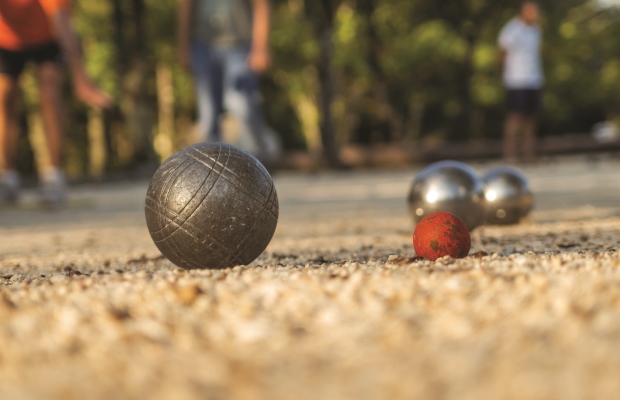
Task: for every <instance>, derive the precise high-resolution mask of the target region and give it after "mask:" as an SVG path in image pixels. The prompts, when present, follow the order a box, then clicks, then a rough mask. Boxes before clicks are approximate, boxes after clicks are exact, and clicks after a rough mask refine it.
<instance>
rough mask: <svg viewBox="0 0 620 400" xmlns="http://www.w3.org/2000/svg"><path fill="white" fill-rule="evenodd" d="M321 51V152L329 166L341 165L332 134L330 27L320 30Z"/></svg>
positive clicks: (332, 82)
mask: <svg viewBox="0 0 620 400" xmlns="http://www.w3.org/2000/svg"><path fill="white" fill-rule="evenodd" d="M320 45H321V53H320V59H319V66H318V73H319V82H320V83H319V85H320V91H321V93H320V96H319V109H320V111H321V122H320V124H319V127H320V130H321V140H322V142H323V154H324V155H325V158H326V159H327V162H328V163H329V165H330V166H331V167H334V168H338V167H340V166H341V162H340V157H339V155H338V152H339V150H338V145H337V143H336V137H335V134H334V121H333V117H332V102H333V99H334V74H333V69H332V48H333V46H332V28H331V26H329V27H326V28H325V29H324V30H323V32H321V38H320Z"/></svg>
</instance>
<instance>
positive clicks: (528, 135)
mask: <svg viewBox="0 0 620 400" xmlns="http://www.w3.org/2000/svg"><path fill="white" fill-rule="evenodd" d="M537 128H538V118H537V117H536V115H528V116H526V117H524V120H523V158H524V159H525V161H527V162H532V161H535V160H536V129H537Z"/></svg>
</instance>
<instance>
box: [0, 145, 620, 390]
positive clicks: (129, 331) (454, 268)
mask: <svg viewBox="0 0 620 400" xmlns="http://www.w3.org/2000/svg"><path fill="white" fill-rule="evenodd" d="M492 165H494V164H491V163H489V164H481V163H478V164H473V166H474V167H475V168H476V169H477V170H479V171H481V172H482V171H484V170H485V169H487V168H489V167H491V166H492ZM418 170H419V168H411V169H408V170H390V171H387V170H385V171H355V172H346V173H344V172H343V173H317V174H311V175H304V174H296V173H280V174H278V175H276V179H275V182H276V187H277V189H278V195H279V198H280V222H279V225H278V229H277V231H276V235H275V237H274V239H273V241H272V243H271V244H270V246H269V247H268V249H267V250H266V252H265V253H264V254H263V255H262V256H261V257H259V259H258V260H256V261H255V262H254V263H253V264H252V265H250V266H247V267H235V268H232V269H227V270H218V271H204V270H203V271H198V270H192V271H185V270H180V269H178V268H176V267H175V266H174V265H172V264H171V263H170V262H168V261H167V260H165V259H163V258H162V257H161V256H160V254H159V252H158V251H157V249H156V248H155V246H154V245H153V243H152V241H151V239H150V237H149V235H148V232H147V231H146V227H145V223H144V216H143V200H144V194H145V192H146V186H147V182H143V181H140V182H131V183H129V182H125V183H120V184H119V183H116V184H101V185H82V186H78V187H75V188H73V192H72V196H71V201H70V203H69V207H67V208H66V209H64V210H57V211H49V210H42V209H40V208H39V207H37V206H35V205H34V202H35V198H36V193H35V192H34V191H33V192H28V191H27V192H26V193H25V194H24V200H23V204H22V205H21V206H19V207H17V208H16V207H12V208H7V207H3V208H2V207H0V344H1V345H0V399H11V400H12V399H16V400H21V399H24V400H26V399H112V398H114V399H181V400H182V399H274V400H279V399H302V400H303V399H387V398H390V399H414V398H420V399H472V400H473V399H476V400H480V399H493V400H496V399H611V398H616V397H617V393H618V391H619V390H620V378H619V377H620V252H618V251H617V249H618V247H619V240H620V160H616V159H615V158H613V157H611V156H606V155H604V156H601V157H598V158H596V159H592V158H586V157H585V156H573V157H564V158H560V159H557V160H555V161H553V162H551V161H546V162H544V163H542V164H539V165H536V166H531V167H527V168H525V172H526V173H527V174H528V176H529V177H530V179H531V184H532V186H533V188H534V191H535V193H536V209H535V211H534V212H533V213H532V215H531V217H530V218H529V219H528V220H527V221H525V222H523V223H522V224H520V225H517V226H509V227H491V226H485V227H481V228H478V229H476V230H475V231H474V232H473V235H472V243H473V247H472V251H471V253H470V256H469V257H468V258H466V259H462V260H452V259H440V260H438V261H437V262H434V263H432V262H429V261H424V260H419V259H417V258H415V254H414V252H413V248H412V246H411V234H412V225H411V221H410V219H409V216H408V215H407V209H406V204H405V197H406V193H407V190H408V187H409V184H410V181H411V179H412V178H413V176H414V175H415V173H416V171H418ZM482 252H484V253H486V254H487V255H484V253H482Z"/></svg>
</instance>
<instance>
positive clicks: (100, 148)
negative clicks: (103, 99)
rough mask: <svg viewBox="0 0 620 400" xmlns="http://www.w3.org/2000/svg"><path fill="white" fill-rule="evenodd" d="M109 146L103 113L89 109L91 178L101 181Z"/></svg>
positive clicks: (89, 167)
mask: <svg viewBox="0 0 620 400" xmlns="http://www.w3.org/2000/svg"><path fill="white" fill-rule="evenodd" d="M107 155H108V154H107V145H106V139H105V125H104V122H103V111H102V110H98V109H95V108H89V109H88V174H89V176H90V177H91V178H95V179H101V177H103V174H104V172H105V166H106V161H107Z"/></svg>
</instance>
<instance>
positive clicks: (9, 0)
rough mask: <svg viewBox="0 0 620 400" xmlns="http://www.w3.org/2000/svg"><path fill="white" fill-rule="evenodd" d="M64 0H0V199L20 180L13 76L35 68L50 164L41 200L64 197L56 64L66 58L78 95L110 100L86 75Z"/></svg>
mask: <svg viewBox="0 0 620 400" xmlns="http://www.w3.org/2000/svg"><path fill="white" fill-rule="evenodd" d="M69 7H70V4H69V0H0V150H1V152H2V154H1V156H0V202H10V201H16V200H17V199H18V196H19V188H20V180H19V176H18V174H17V172H16V170H15V157H16V152H17V141H18V140H17V139H18V134H19V132H18V130H19V121H18V118H19V100H20V97H21V96H20V89H19V77H20V75H21V73H22V71H23V69H24V67H25V66H26V64H28V63H30V62H32V63H34V64H35V66H36V78H37V81H38V90H39V101H40V107H41V112H42V115H43V122H44V126H45V134H46V139H47V145H48V151H49V153H50V160H51V166H50V168H49V169H47V170H46V171H43V172H42V176H41V177H40V181H41V186H40V194H41V196H42V200H43V201H44V202H47V203H53V204H58V203H62V202H64V201H65V199H66V182H65V176H64V174H63V173H62V171H61V169H60V165H61V157H62V152H63V138H64V135H65V130H66V124H65V115H64V108H63V103H62V79H63V73H62V67H63V62H62V60H63V56H66V58H67V61H68V63H69V66H70V68H71V72H72V77H73V89H74V91H75V94H76V95H77V97H78V98H80V99H81V100H82V101H84V102H86V103H87V104H90V105H92V106H95V107H107V106H109V105H110V99H109V98H108V96H107V95H106V94H105V93H103V92H102V91H101V90H100V89H99V88H98V87H97V86H96V85H95V84H94V83H93V82H92V81H91V80H90V79H89V77H88V76H87V75H86V72H85V69H84V63H83V59H82V55H81V51H80V44H79V38H78V36H77V35H76V33H75V31H74V30H73V27H72V25H71V20H70V10H69Z"/></svg>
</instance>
